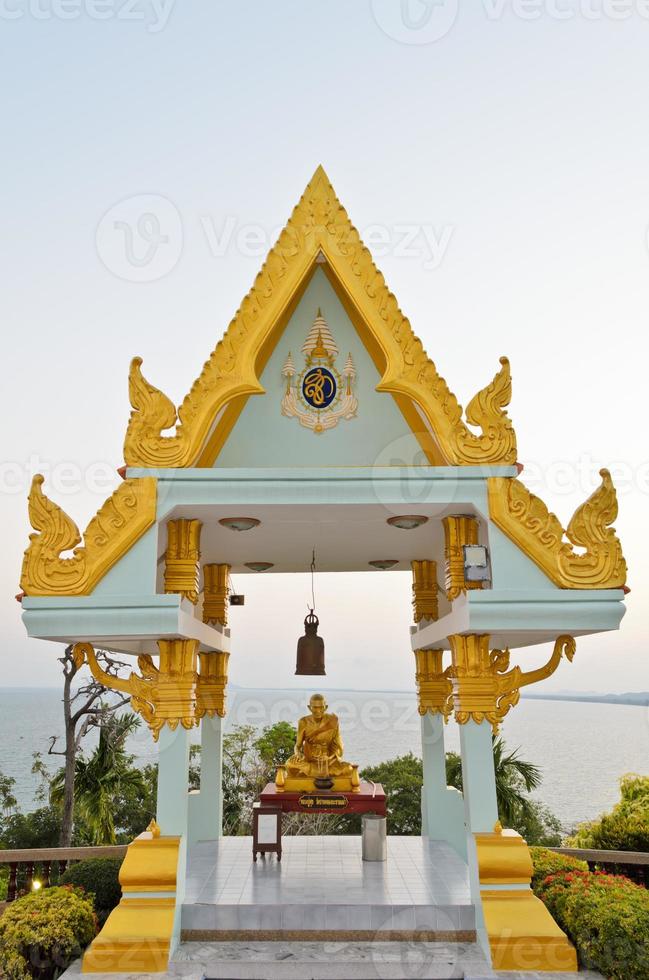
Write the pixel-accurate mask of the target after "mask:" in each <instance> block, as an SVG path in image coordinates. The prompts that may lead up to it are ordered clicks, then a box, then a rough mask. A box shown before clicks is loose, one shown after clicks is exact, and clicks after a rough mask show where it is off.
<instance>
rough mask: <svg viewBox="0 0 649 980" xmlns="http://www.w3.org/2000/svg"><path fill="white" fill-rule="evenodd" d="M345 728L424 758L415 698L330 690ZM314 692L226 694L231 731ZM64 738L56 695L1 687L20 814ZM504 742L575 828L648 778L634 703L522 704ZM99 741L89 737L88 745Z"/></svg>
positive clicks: (280, 715)
mask: <svg viewBox="0 0 649 980" xmlns="http://www.w3.org/2000/svg"><path fill="white" fill-rule="evenodd" d="M325 693H326V697H327V700H328V702H329V707H330V709H331V710H333V711H335V712H336V713H337V714H338V716H339V718H340V722H341V729H342V733H343V739H344V742H345V756H346V758H348V759H349V760H351V761H353V762H358V763H359V764H360V765H361V767H362V766H363V765H374V764H376V763H378V762H382V761H384V760H386V759H390V758H394V757H395V756H397V755H403V754H404V753H406V752H414V753H415V754H418V755H420V754H421V738H420V719H419V715H418V714H417V705H416V699H415V696H414V695H413V694H411V693H410V692H383V691H371V692H359V691H329V692H325ZM308 696H309V691H307V690H304V691H296V690H285V691H284V690H272V691H269V690H251V689H242V688H236V689H232V690H231V691H230V692H229V705H228V715H227V718H226V729H227V728H231V727H232V726H233V725H252V726H254V727H255V728H259V729H261V728H263V727H264V726H265V725H271V724H274V723H275V722H277V721H281V720H285V721H291V722H295V720H296V719H297V718H298V717H299V716H300V715H303V714H305V712H306V702H307V700H308ZM61 732H62V705H61V695H60V692H59V691H57V690H50V689H33V690H21V689H0V773H2V774H4V775H5V776H13V777H14V778H15V779H16V788H15V793H16V796H17V798H18V801H19V805H20V807H21V808H22V809H23V810H28V809H30V808H31V807H34V806H37V805H38V803H37V801H36V791H37V787H38V782H37V780H36V778H35V777H34V776H33V775H32V773H31V766H32V761H33V760H32V754H33V753H34V752H41V753H43V756H44V757H45V761H46V762H47V764H48V766H49V767H50V768H52V769H54V768H56V767H57V766H59V765H60V763H61V760H60V759H59V758H57V757H56V756H47V751H48V747H49V745H50V737H51V736H52V735H57V734H59V735H60V734H61ZM502 734H503V736H504V738H505V741H506V743H507V745H508V747H509V748H519V747H520V750H521V755H522V757H523V758H525V759H526V760H528V761H529V762H533V763H535V765H537V766H539V767H540V768H541V770H542V773H543V783H542V785H541V788H540V790H539V791H538V793H537V794H536V795H537V796H538V797H539V798H540V799H542V800H543V801H544V802H545V803H547V804H548V806H549V807H550V808H551V809H552V810H553V811H554V812H555V813H556V814H557V816H558V817H559V818H560V820H561V821H562V823H563V825H564V827H565V828H566V830H567V829H569V828H570V827H572V826H573V825H574V824H575V823H577V822H580V821H582V820H591V819H593V818H595V817H597V816H598V815H599V814H600V813H602V812H603V811H606V810H608V809H610V808H611V807H612V806H613V805H614V804H615V803H616V801H617V799H618V797H619V792H618V784H619V779H620V776H622V775H623V774H624V773H626V772H640V773H644V774H647V773H649V710H648V709H647V708H643V707H635V706H632V705H616V704H590V703H586V702H568V701H540V700H529V701H526V700H521V702H520V704H519V705H518V706H517V707H516V708H514V709H513V710H512V711H511V712H510V714H509V716H508V717H507V718H506V720H505V722H504V725H503V727H502ZM445 740H446V747H447V749H454V750H458V749H459V735H458V728H457V725H456V724H455V723H454V722H450V723H449V725H448V726H447V728H446V735H445ZM95 741H96V734H92V733H91V734H90V735H89V736H88V738H87V739H86V745H88V746H90V745H92V744H93V743H94V742H95ZM129 748H130V751H131V752H132V753H133V754H134V755H135V756H136V757H137V759H138V760H139V761H140V762H142V763H144V762H149V761H153V760H154V759H155V757H156V749H155V746H154V744H153V742H152V740H151V737H150V734H149V731H148V729H147V727H146V726H145V725H144V724H143V725H142V726H141V728H140V731H139V732H138V733H137V734H136V735H135V737H134V738H133V739H132V740H131V742H130V744H129Z"/></svg>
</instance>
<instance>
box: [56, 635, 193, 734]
mask: <svg viewBox="0 0 649 980" xmlns="http://www.w3.org/2000/svg"><path fill="white" fill-rule="evenodd" d="M157 642H158V649H159V651H160V665H159V667H156V665H155V664H154V662H153V658H152V657H151V656H150V655H149V654H142V655H141V656H139V657H138V658H137V664H138V667H139V668H140V671H141V673H140V674H136V673H131V674H130V675H129V677H116V676H115V675H113V674H109V673H107V672H106V671H105V670H103V669H102V668H101V666H100V665H99V662H98V661H97V657H96V656H95V651H94V648H93V646H92V644H91V643H75V645H74V650H73V654H74V658H75V663H76V664H77V667H81V666H82V664H83V663H84V662H86V663H87V664H88V666H89V667H90V672H91V674H92V676H93V677H94V678H95V680H96V681H98V682H99V683H100V684H103V685H104V687H107V688H109V689H110V690H112V691H121V692H122V693H124V694H130V696H131V707H132V708H133V711H136V712H137V713H138V714H139V715H141V716H142V718H143V719H144V721H145V722H146V723H147V725H148V726H149V728H150V729H151V733H152V735H153V740H154V742H157V741H158V738H159V736H160V731H161V729H162V728H163V727H164V726H165V725H167V726H168V727H169V728H170V729H171V730H172V731H175V729H176V728H177V727H178V725H182V727H183V728H185V729H187V730H189V729H190V728H194V727H195V726H196V725H198V723H199V720H200V718H201V717H202V716H201V714H200V713H199V710H198V707H197V689H198V673H197V670H196V667H197V657H198V640H177V639H175V640H158V641H157ZM203 713H204V712H203Z"/></svg>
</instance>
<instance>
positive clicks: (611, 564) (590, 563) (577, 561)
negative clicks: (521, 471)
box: [487, 469, 626, 589]
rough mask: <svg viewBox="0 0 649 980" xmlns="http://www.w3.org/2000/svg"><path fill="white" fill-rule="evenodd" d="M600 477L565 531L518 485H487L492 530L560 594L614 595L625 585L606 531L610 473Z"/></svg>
mask: <svg viewBox="0 0 649 980" xmlns="http://www.w3.org/2000/svg"><path fill="white" fill-rule="evenodd" d="M599 472H600V476H601V478H602V482H601V484H600V486H599V487H598V488H597V490H595V492H594V493H593V494H591V496H590V497H589V498H588V500H586V501H585V503H583V504H581V506H580V507H578V508H577V510H576V511H575V513H574V514H573V516H572V518H571V520H570V523H569V524H568V527H567V529H566V530H565V531H564V529H563V527H562V525H561V522H560V521H559V519H558V518H557V517H556V516H555V515H554V514H552V513H551V512H550V511H549V510H548V508H547V507H546V505H545V504H544V503H543V501H542V500H541V499H540V498H539V497H536V496H535V495H534V494H533V493H531V492H530V491H529V490H528V489H527V487H526V486H525V484H523V483H521V481H520V480H515V479H507V478H502V477H492V478H490V479H489V480H488V481H487V482H488V486H489V513H490V516H491V519H492V520H493V522H494V524H496V526H497V527H499V528H500V530H501V531H504V533H505V534H506V535H507V537H508V538H510V539H511V540H512V541H513V542H514V544H516V545H518V547H519V548H521V550H522V551H524V552H525V554H526V555H528V556H529V557H530V558H531V559H532V560H533V561H535V562H536V564H537V565H538V566H539V568H540V569H541V570H542V571H543V572H545V574H546V575H547V576H548V578H550V579H551V580H552V581H553V582H554V583H555V585H558V586H560V588H562V589H614V588H621V587H622V586H623V585H624V584H625V582H626V562H625V560H624V555H623V554H622V545H621V544H620V542H619V539H618V537H617V535H616V534H615V529H614V528H612V527H611V526H610V525H611V524H612V523H613V521H614V520H615V519H616V517H617V495H616V493H615V487H614V486H613V481H612V480H611V474H610V473H609V471H608V470H605V469H603V470H600V471H599ZM565 538H567V539H568V540H567V541H566V540H565ZM575 548H579V549H580V551H579V552H577V551H575Z"/></svg>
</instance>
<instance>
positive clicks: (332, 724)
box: [275, 694, 360, 792]
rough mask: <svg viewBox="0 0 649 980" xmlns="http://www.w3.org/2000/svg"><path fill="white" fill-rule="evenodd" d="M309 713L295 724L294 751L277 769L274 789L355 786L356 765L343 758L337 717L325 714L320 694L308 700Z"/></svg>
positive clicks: (348, 787)
mask: <svg viewBox="0 0 649 980" xmlns="http://www.w3.org/2000/svg"><path fill="white" fill-rule="evenodd" d="M309 711H310V712H311V714H308V715H305V716H304V717H303V718H300V720H299V722H298V725H297V739H296V742H295V752H294V753H293V755H292V756H291V758H290V759H288V760H287V762H286V763H285V764H284V765H283V766H280V768H279V769H278V770H277V778H276V780H275V782H276V785H277V788H278V789H283V790H287V791H289V792H290V791H291V790H293V791H300V790H306V791H309V790H313V789H316V788H317V789H323V790H324V789H334V790H354V791H356V790H357V789H358V786H359V785H360V780H359V778H358V766H357V765H354V764H353V763H351V762H345V761H344V759H343V741H342V738H341V736H340V726H339V724H338V717H337V715H334V714H328V713H327V702H326V701H325V699H324V697H323V696H322V694H313V695H312V696H311V699H310V701H309Z"/></svg>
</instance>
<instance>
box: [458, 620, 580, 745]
mask: <svg viewBox="0 0 649 980" xmlns="http://www.w3.org/2000/svg"><path fill="white" fill-rule="evenodd" d="M449 642H450V644H451V653H452V658H453V666H452V667H451V668H450V670H449V675H448V676H449V677H450V678H451V681H452V686H453V702H454V706H455V720H456V721H457V722H458V723H459V724H460V725H465V724H466V723H467V721H469V720H473V721H475V722H476V723H477V724H480V723H481V722H483V721H488V722H490V723H491V725H492V727H493V730H494V732H497V731H498V727H499V725H500V723H501V721H502V720H503V718H504V717H505V715H506V714H507V712H508V711H509V710H510V708H512V707H514V705H516V704H518V702H519V699H520V690H521V688H522V687H527V686H528V685H529V684H535V683H536V682H537V681H542V680H545V679H546V678H547V677H550V676H551V675H552V674H553V673H554V672H555V670H556V669H557V667H558V666H559V663H560V662H561V658H562V657H563V656H565V658H566V660H569V661H572V658H573V657H574V655H575V649H576V644H575V641H574V638H573V637H572V636H560V637H558V638H557V640H556V641H555V644H554V649H553V651H552V656H551V657H550V659H549V660H548V662H547V663H546V664H544V665H543V666H542V667H539V668H538V669H537V670H528V671H523V670H521V668H520V667H513V668H512V669H511V670H510V669H509V662H510V652H509V650H507V649H505V650H490V649H489V636H488V635H487V634H482V635H479V634H474V633H470V634H467V635H463V634H454V635H452V636H449Z"/></svg>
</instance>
